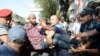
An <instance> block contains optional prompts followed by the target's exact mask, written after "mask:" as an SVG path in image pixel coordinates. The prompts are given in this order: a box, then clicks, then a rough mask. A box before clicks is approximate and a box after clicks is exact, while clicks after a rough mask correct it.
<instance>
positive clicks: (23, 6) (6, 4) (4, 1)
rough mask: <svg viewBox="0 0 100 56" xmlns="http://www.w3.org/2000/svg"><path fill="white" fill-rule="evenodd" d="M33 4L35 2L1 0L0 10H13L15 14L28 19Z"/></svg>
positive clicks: (31, 0)
mask: <svg viewBox="0 0 100 56" xmlns="http://www.w3.org/2000/svg"><path fill="white" fill-rule="evenodd" d="M33 3H34V0H0V9H5V8H7V9H11V10H13V12H14V13H16V14H18V15H20V16H22V17H27V16H28V14H29V10H30V5H31V4H33Z"/></svg>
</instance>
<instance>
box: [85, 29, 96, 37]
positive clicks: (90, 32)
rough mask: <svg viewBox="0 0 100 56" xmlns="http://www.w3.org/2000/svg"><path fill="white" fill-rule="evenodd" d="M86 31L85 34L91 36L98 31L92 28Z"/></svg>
mask: <svg viewBox="0 0 100 56" xmlns="http://www.w3.org/2000/svg"><path fill="white" fill-rule="evenodd" d="M86 33H87V36H92V35H95V34H97V33H98V32H97V31H96V29H94V30H91V31H88V32H86Z"/></svg>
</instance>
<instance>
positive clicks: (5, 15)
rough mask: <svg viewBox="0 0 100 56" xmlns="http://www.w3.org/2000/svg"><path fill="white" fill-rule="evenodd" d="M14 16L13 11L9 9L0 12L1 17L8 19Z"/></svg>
mask: <svg viewBox="0 0 100 56" xmlns="http://www.w3.org/2000/svg"><path fill="white" fill-rule="evenodd" d="M11 14H12V11H11V10H9V9H2V10H0V17H7V16H9V15H11Z"/></svg>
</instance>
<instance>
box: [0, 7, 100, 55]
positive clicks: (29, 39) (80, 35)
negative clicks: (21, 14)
mask: <svg viewBox="0 0 100 56" xmlns="http://www.w3.org/2000/svg"><path fill="white" fill-rule="evenodd" d="M12 13H13V11H11V10H9V9H2V10H0V56H100V6H98V7H96V8H95V9H92V8H87V7H86V8H84V9H83V11H81V12H80V13H79V14H77V15H76V16H74V15H71V16H70V23H67V22H66V21H65V18H64V16H61V17H58V16H56V15H52V16H51V17H50V20H49V21H48V20H47V19H46V18H45V17H42V18H40V20H39V23H37V22H36V16H35V14H30V15H29V19H28V20H29V22H28V23H27V24H25V26H22V25H14V26H13V25H12Z"/></svg>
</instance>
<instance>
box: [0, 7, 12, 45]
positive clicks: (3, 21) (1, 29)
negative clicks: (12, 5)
mask: <svg viewBox="0 0 100 56" xmlns="http://www.w3.org/2000/svg"><path fill="white" fill-rule="evenodd" d="M12 13H13V12H12V11H11V10H9V9H1V10H0V45H2V44H3V43H7V41H8V37H7V32H8V30H9V28H10V27H11V25H10V24H11V20H12Z"/></svg>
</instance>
